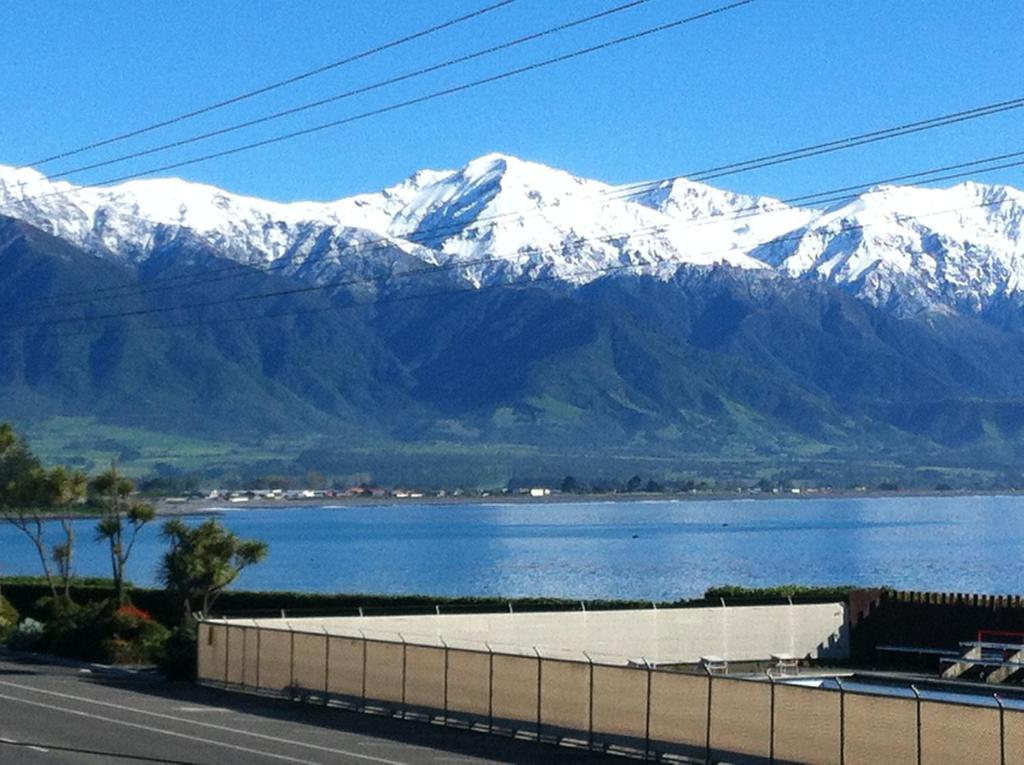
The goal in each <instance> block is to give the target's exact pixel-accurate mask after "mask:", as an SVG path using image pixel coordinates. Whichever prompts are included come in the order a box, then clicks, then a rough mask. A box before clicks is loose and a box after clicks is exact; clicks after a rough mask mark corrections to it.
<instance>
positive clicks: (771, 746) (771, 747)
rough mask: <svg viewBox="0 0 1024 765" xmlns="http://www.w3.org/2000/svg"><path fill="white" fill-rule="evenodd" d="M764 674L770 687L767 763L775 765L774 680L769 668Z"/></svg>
mask: <svg viewBox="0 0 1024 765" xmlns="http://www.w3.org/2000/svg"><path fill="white" fill-rule="evenodd" d="M765 674H766V675H768V684H769V685H770V687H771V691H770V693H771V695H770V696H769V698H770V699H771V701H770V707H769V712H768V762H769V763H770V765H775V678H774V677H772V670H771V667H769V668H768V669H767V670H766V671H765Z"/></svg>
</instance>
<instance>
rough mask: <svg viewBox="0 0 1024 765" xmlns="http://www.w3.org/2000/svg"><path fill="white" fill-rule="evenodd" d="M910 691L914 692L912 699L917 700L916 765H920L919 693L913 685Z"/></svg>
mask: <svg viewBox="0 0 1024 765" xmlns="http://www.w3.org/2000/svg"><path fill="white" fill-rule="evenodd" d="M910 690H912V691H913V692H914V698H915V699H916V700H917V765H921V692H920V691H919V690H917V686H916V685H913V684H912V685H911V686H910Z"/></svg>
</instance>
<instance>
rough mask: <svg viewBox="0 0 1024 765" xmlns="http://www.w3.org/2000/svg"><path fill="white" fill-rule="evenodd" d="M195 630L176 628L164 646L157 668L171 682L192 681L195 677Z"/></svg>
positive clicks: (192, 628) (191, 628) (193, 628)
mask: <svg viewBox="0 0 1024 765" xmlns="http://www.w3.org/2000/svg"><path fill="white" fill-rule="evenodd" d="M197 639H198V638H197V636H196V629H195V627H178V628H177V629H175V630H174V631H173V632H172V633H171V635H170V637H169V638H168V639H167V642H166V643H165V645H164V655H163V657H162V658H161V660H160V662H159V664H158V666H159V667H160V670H161V671H162V672H163V673H164V675H166V676H167V677H168V678H170V679H172V680H194V679H195V677H196V640H197Z"/></svg>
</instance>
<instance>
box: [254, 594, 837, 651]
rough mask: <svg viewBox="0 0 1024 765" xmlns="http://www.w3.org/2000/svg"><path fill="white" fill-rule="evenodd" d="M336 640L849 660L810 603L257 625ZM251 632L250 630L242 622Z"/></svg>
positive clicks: (827, 619) (825, 609)
mask: <svg viewBox="0 0 1024 765" xmlns="http://www.w3.org/2000/svg"><path fill="white" fill-rule="evenodd" d="M285 622H287V624H288V625H289V626H290V627H291V628H292V629H296V630H310V631H321V630H326V631H328V632H330V633H335V634H352V635H359V634H361V633H362V634H365V635H367V636H368V637H372V638H377V639H381V640H399V638H398V635H399V634H401V636H402V639H405V640H407V641H409V642H425V643H429V644H439V642H440V641H441V640H443V641H444V642H446V643H448V644H450V645H453V646H458V645H464V644H470V645H472V647H479V645H480V644H482V643H488V644H490V645H491V647H492V648H494V649H495V650H501V651H503V652H512V653H527V654H530V653H532V652H533V648H534V647H537V648H540V649H541V650H542V652H544V653H545V654H552V655H564V656H568V655H570V654H577V655H578V654H580V653H581V652H583V651H586V652H587V653H589V654H590V655H591V656H592V657H594V658H595V659H598V658H601V659H610V658H612V657H615V658H618V659H620V660H627V661H628V660H639V659H641V658H643V659H646V660H647V661H649V662H652V663H692V662H697V661H699V660H700V658H701V657H702V656H709V655H714V656H721V657H723V658H725V659H727V660H729V661H754V660H761V659H768V658H769V657H770V656H771V655H772V654H778V653H788V654H792V655H794V656H798V657H805V656H811V657H815V658H816V657H819V656H828V657H832V658H845V657H846V656H847V655H848V654H847V652H848V640H847V630H846V606H845V605H844V604H842V603H814V604H800V605H772V606H738V607H734V606H724V607H715V608H673V609H644V610H629V611H591V612H586V613H583V612H570V613H566V612H559V613H526V614H508V613H504V614H502V613H499V614H445V615H440V616H372V617H363V618H360V617H346V618H317V619H287V620H285V621H282V620H281V619H261V620H257V621H256V622H255V623H256V624H259V625H260V626H263V627H271V628H273V627H282V626H284V625H285ZM247 623H249V624H253V623H254V622H251V621H250V622H247Z"/></svg>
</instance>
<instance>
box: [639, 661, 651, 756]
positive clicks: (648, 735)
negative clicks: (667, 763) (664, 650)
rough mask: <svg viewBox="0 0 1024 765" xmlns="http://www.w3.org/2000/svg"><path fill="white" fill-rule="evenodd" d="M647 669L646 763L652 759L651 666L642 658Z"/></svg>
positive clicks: (645, 714)
mask: <svg viewBox="0 0 1024 765" xmlns="http://www.w3.org/2000/svg"><path fill="white" fill-rule="evenodd" d="M640 660H641V661H642V662H643V663H644V666H645V667H647V708H646V709H645V710H644V762H647V760H649V759H650V758H651V672H652V669H651V665H650V664H648V663H647V659H645V658H644V657H642V656H641V657H640Z"/></svg>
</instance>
